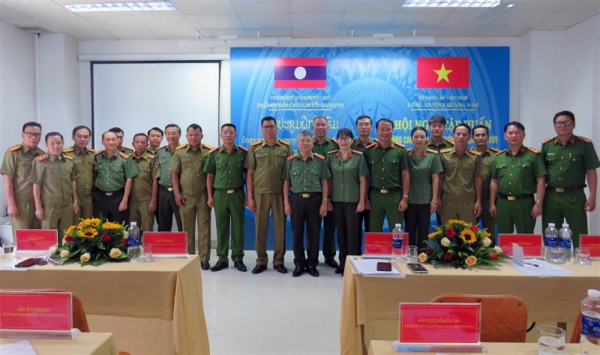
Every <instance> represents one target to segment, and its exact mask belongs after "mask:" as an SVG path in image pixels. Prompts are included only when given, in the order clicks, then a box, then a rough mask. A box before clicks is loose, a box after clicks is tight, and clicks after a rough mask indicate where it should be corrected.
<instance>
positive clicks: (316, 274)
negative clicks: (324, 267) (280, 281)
mask: <svg viewBox="0 0 600 355" xmlns="http://www.w3.org/2000/svg"><path fill="white" fill-rule="evenodd" d="M306 271H307V272H308V274H309V275H310V276H313V277H319V271H317V268H316V267H314V266H309V267H308V268H306Z"/></svg>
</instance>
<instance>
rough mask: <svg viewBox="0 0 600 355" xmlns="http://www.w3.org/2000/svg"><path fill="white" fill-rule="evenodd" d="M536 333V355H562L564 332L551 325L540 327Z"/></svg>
mask: <svg viewBox="0 0 600 355" xmlns="http://www.w3.org/2000/svg"><path fill="white" fill-rule="evenodd" d="M537 331H538V346H537V354H538V355H564V354H565V341H566V332H565V331H564V330H563V329H561V328H558V327H555V326H552V325H540V326H539V327H537Z"/></svg>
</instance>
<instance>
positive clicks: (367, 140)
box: [340, 115, 377, 267]
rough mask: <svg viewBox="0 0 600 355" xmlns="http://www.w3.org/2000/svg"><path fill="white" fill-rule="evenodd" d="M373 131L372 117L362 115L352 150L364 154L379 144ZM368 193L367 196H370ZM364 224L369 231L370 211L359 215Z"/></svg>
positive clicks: (359, 239) (360, 239)
mask: <svg viewBox="0 0 600 355" xmlns="http://www.w3.org/2000/svg"><path fill="white" fill-rule="evenodd" d="M372 130H373V120H372V119H371V117H370V116H367V115H361V116H358V118H357V119H356V132H357V133H358V137H357V138H356V139H354V141H353V142H352V149H354V150H357V151H359V152H361V153H364V152H365V150H366V149H367V147H368V146H369V145H371V144H373V143H377V140H376V139H374V138H372V137H371V131H372ZM368 193H369V192H368V191H367V195H368ZM363 224H364V228H365V231H368V230H369V210H368V209H366V208H365V209H364V211H362V212H361V213H359V217H358V225H359V226H360V228H361V229H362V227H363ZM362 237H363V235H362V230H361V233H360V234H359V235H358V248H359V251H360V253H358V255H361V254H362V245H363V242H362ZM340 266H341V267H344V263H343V262H341V261H340Z"/></svg>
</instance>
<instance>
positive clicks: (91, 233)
mask: <svg viewBox="0 0 600 355" xmlns="http://www.w3.org/2000/svg"><path fill="white" fill-rule="evenodd" d="M79 235H80V236H81V238H94V237H95V236H97V235H98V231H97V230H95V229H94V228H86V229H84V230H82V231H81V233H79Z"/></svg>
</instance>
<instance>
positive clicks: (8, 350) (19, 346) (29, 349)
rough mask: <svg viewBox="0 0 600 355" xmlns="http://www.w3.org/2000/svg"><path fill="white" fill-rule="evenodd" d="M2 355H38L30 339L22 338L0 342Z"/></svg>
mask: <svg viewBox="0 0 600 355" xmlns="http://www.w3.org/2000/svg"><path fill="white" fill-rule="evenodd" d="M0 354H2V355H37V353H36V352H35V349H33V346H31V343H30V342H29V340H21V341H17V342H14V343H8V344H0Z"/></svg>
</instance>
